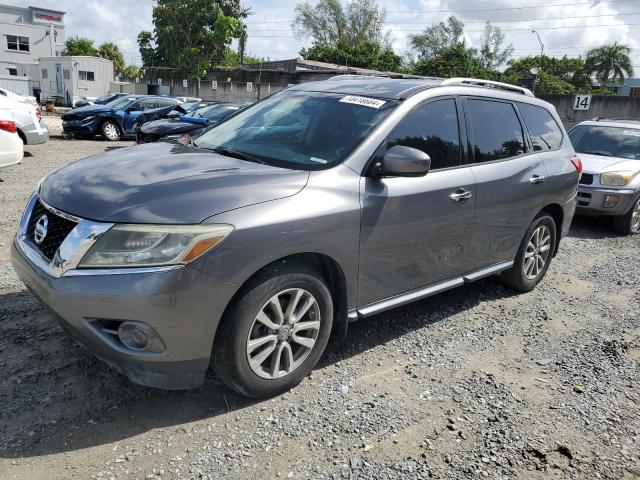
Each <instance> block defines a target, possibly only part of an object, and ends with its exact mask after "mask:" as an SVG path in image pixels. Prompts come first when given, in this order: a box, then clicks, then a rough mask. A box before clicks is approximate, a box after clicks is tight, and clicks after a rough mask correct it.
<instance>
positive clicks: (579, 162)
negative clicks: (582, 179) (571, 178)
mask: <svg viewBox="0 0 640 480" xmlns="http://www.w3.org/2000/svg"><path fill="white" fill-rule="evenodd" d="M571 163H573V166H574V167H576V170H577V171H578V174H582V160H580V158H578V157H573V158H572V159H571Z"/></svg>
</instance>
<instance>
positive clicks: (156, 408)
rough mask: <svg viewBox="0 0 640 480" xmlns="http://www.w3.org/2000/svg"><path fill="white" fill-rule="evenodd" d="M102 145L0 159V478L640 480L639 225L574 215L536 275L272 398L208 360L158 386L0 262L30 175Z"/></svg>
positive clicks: (365, 335)
mask: <svg viewBox="0 0 640 480" xmlns="http://www.w3.org/2000/svg"><path fill="white" fill-rule="evenodd" d="M127 144H128V143H126V142H125V143H122V144H120V145H127ZM120 145H113V144H108V146H109V147H111V146H120ZM106 147H107V144H105V143H103V142H100V141H64V140H60V139H56V138H54V139H52V141H51V142H50V143H49V144H48V145H45V146H34V147H28V148H27V151H29V152H30V153H31V154H32V155H31V156H29V157H27V158H25V160H24V162H23V164H22V165H19V166H16V167H12V168H7V169H3V170H2V171H0V177H1V178H3V179H4V182H3V183H0V225H1V228H0V365H2V366H3V368H2V369H1V370H0V372H2V373H1V374H0V375H2V379H1V381H0V478H2V479H5V478H7V479H9V478H20V479H29V480H31V479H40V478H43V479H44V478H47V479H51V478H65V479H67V478H69V479H75V478H78V479H88V478H105V479H110V478H114V479H120V478H132V479H133V478H140V479H145V478H169V479H172V478H187V479H192V478H193V479H205V478H206V479H220V478H233V479H251V480H253V479H255V478H256V476H258V478H296V479H298V478H300V479H302V478H310V479H311V478H313V479H342V478H354V479H378V478H379V479H396V478H403V479H404V478H407V479H413V478H483V477H488V478H512V477H517V478H527V479H529V478H531V479H548V478H576V479H593V478H610V479H633V478H640V447H639V445H640V443H639V440H640V405H639V403H640V395H639V393H638V385H639V380H640V368H639V362H640V318H639V317H640V315H639V313H638V312H639V308H638V307H639V306H640V268H639V266H640V261H639V259H638V258H639V256H638V252H639V251H640V250H639V247H640V237H635V238H630V237H618V236H615V235H614V234H613V233H611V230H610V227H611V226H610V222H608V221H606V220H597V221H594V220H585V219H577V220H576V222H575V223H574V226H573V229H572V231H571V233H570V235H569V237H568V238H566V239H565V240H564V241H563V244H562V248H561V251H560V253H559V254H558V256H557V258H556V259H555V260H554V262H553V264H552V266H551V269H550V270H549V273H548V275H547V278H546V279H545V280H544V282H543V283H542V284H541V285H540V286H539V287H538V288H537V289H536V290H535V291H534V292H531V293H529V294H524V295H516V294H514V293H513V292H511V291H510V290H507V289H505V288H503V287H502V286H500V285H499V284H498V283H497V282H495V281H494V280H492V279H487V280H484V281H481V282H479V283H476V284H473V285H469V286H465V287H462V288H459V289H457V290H453V291H450V292H447V293H445V294H442V295H439V296H436V297H433V298H431V299H429V300H426V301H422V302H418V303H415V304H413V305H411V306H408V307H405V308H401V309H398V310H394V311H391V312H388V313H385V314H382V315H379V316H377V317H375V318H372V319H368V320H365V321H362V322H359V323H356V324H354V325H352V327H351V328H350V332H349V336H348V338H347V340H345V341H344V342H341V343H337V344H333V345H330V346H329V348H328V351H327V352H326V353H325V355H324V356H323V359H322V360H321V364H320V365H319V366H318V368H317V369H316V370H315V371H314V373H313V375H311V376H310V377H308V378H307V379H305V381H304V382H303V383H302V384H301V385H300V386H299V387H298V388H296V389H294V390H292V391H291V392H289V393H287V394H285V395H282V396H280V397H278V398H274V399H272V400H268V401H261V402H253V401H248V400H245V399H243V398H240V397H238V396H236V395H234V394H233V393H232V392H230V391H229V390H227V389H226V388H224V387H222V386H221V385H220V382H219V381H218V380H217V379H216V378H215V377H214V376H213V375H210V376H209V377H208V379H207V382H206V384H205V385H204V386H203V387H202V388H201V389H198V390H195V391H188V392H163V391H158V390H153V389H146V388H143V387H137V386H135V385H133V384H131V383H129V382H128V381H126V380H125V379H124V378H123V377H122V376H120V375H119V374H117V373H115V372H113V371H111V370H110V369H109V368H108V367H107V366H106V365H104V364H103V363H101V362H99V361H97V360H95V359H94V358H93V357H92V356H91V355H90V354H88V353H86V352H85V351H84V350H82V349H81V348H80V347H79V346H77V345H76V344H75V343H73V341H71V340H70V339H69V338H68V337H67V336H66V335H65V334H64V333H63V332H62V331H61V330H60V328H59V327H58V326H57V325H56V324H55V322H54V321H53V319H52V317H51V316H50V315H49V314H48V313H47V312H46V311H45V310H44V309H43V308H42V307H41V306H40V305H39V304H38V303H37V302H36V301H35V300H34V298H33V297H32V296H31V295H30V294H29V293H28V292H26V291H25V290H24V287H23V286H22V285H21V284H20V282H19V281H18V280H17V278H16V277H15V275H14V274H13V273H12V270H11V267H10V266H9V264H8V250H9V245H10V242H11V237H12V235H13V232H14V231H15V228H16V224H17V222H18V220H19V215H20V212H21V210H22V208H23V206H24V204H25V202H26V200H27V198H28V196H29V194H30V193H31V191H32V190H33V188H34V187H35V185H36V184H37V182H38V180H39V179H40V178H41V177H42V176H44V175H45V174H47V173H48V172H50V171H51V170H53V169H55V168H57V167H59V166H62V165H64V164H66V163H68V162H69V161H72V160H74V159H77V158H81V157H84V156H87V155H91V154H95V153H99V152H101V151H104V149H105V148H106Z"/></svg>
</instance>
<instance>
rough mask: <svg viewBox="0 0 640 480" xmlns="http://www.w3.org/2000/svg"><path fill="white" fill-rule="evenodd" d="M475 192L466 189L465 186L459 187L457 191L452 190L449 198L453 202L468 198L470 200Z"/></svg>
mask: <svg viewBox="0 0 640 480" xmlns="http://www.w3.org/2000/svg"><path fill="white" fill-rule="evenodd" d="M472 196H473V194H472V193H471V192H470V191H469V190H465V189H464V188H459V189H458V190H456V191H455V192H451V193H450V194H449V199H450V200H451V201H453V202H458V203H462V202H464V201H466V200H469V199H470V198H471V197H472Z"/></svg>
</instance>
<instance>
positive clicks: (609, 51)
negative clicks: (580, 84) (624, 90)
mask: <svg viewBox="0 0 640 480" xmlns="http://www.w3.org/2000/svg"><path fill="white" fill-rule="evenodd" d="M630 53H631V49H630V48H629V47H627V46H626V45H622V44H620V43H618V42H613V43H611V44H609V45H603V46H601V47H598V48H594V49H593V50H590V51H589V52H588V53H587V58H586V59H585V65H586V68H587V70H588V71H589V73H590V74H595V77H596V80H597V81H598V82H599V83H600V85H603V86H604V85H606V84H607V83H609V82H611V81H614V82H615V81H618V82H620V83H622V82H623V81H624V79H625V77H630V76H632V75H633V65H632V64H631V59H630V58H629V54H630Z"/></svg>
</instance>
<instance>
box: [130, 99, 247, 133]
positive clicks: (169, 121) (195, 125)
mask: <svg viewBox="0 0 640 480" xmlns="http://www.w3.org/2000/svg"><path fill="white" fill-rule="evenodd" d="M247 105H250V104H249V103H218V104H215V105H211V106H208V107H204V108H200V109H198V110H196V111H194V112H191V113H188V114H186V115H175V116H172V117H171V118H163V119H159V120H154V121H151V122H147V123H145V124H143V125H142V126H141V127H140V134H139V135H137V137H136V140H137V142H138V143H150V142H157V141H158V140H177V139H179V138H184V137H195V136H197V135H200V134H201V133H202V132H204V131H205V130H207V129H209V128H211V127H213V126H215V125H217V124H218V123H220V122H222V121H223V120H224V119H226V118H227V117H229V116H231V115H233V114H234V113H236V112H238V111H239V110H241V109H242V108H245V107H246V106H247Z"/></svg>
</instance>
